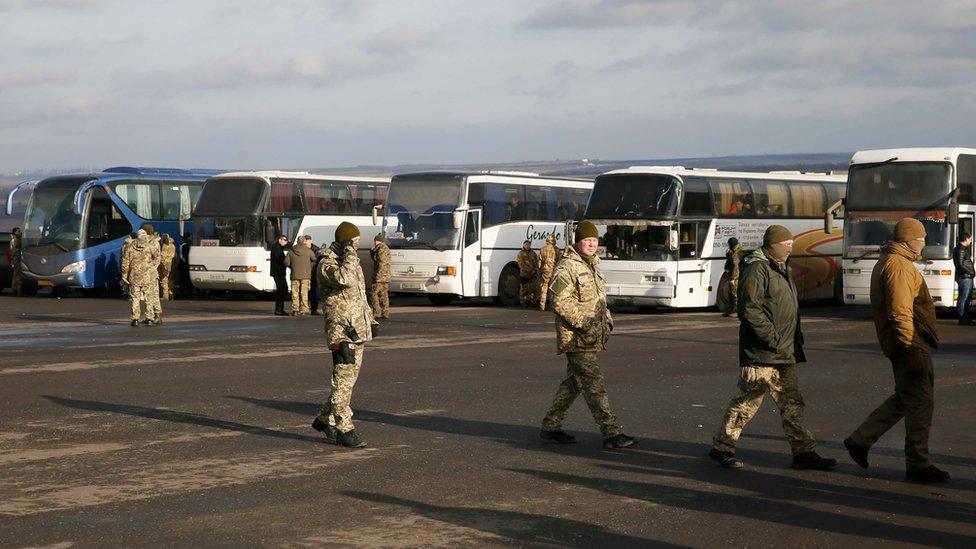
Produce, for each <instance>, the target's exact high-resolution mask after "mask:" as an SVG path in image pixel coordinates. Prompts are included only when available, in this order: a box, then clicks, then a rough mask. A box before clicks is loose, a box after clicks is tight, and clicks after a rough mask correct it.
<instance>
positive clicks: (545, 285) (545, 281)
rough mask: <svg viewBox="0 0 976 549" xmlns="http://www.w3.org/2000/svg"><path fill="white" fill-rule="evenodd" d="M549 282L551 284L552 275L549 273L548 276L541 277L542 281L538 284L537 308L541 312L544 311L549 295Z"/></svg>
mask: <svg viewBox="0 0 976 549" xmlns="http://www.w3.org/2000/svg"><path fill="white" fill-rule="evenodd" d="M550 282H552V273H549V276H546V275H542V281H541V283H540V284H539V308H540V309H542V310H543V311H545V310H546V298H547V297H548V294H549V283H550Z"/></svg>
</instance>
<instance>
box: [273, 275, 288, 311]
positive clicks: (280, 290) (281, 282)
mask: <svg viewBox="0 0 976 549" xmlns="http://www.w3.org/2000/svg"><path fill="white" fill-rule="evenodd" d="M271 276H272V277H273V278H274V281H275V312H278V313H283V312H285V300H287V299H291V287H290V286H289V285H288V281H287V280H285V275H284V274H280V275H278V274H276V275H271Z"/></svg>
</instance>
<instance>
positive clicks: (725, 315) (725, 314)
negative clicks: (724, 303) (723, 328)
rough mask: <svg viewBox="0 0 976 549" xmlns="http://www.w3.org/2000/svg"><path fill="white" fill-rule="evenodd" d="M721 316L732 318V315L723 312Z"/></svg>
mask: <svg viewBox="0 0 976 549" xmlns="http://www.w3.org/2000/svg"><path fill="white" fill-rule="evenodd" d="M722 316H724V317H729V316H732V313H731V312H725V313H722Z"/></svg>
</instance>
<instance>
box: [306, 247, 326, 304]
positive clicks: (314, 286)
mask: <svg viewBox="0 0 976 549" xmlns="http://www.w3.org/2000/svg"><path fill="white" fill-rule="evenodd" d="M305 238H307V239H308V240H309V241H311V242H312V255H314V256H315V263H313V264H312V282H311V284H310V285H309V288H308V306H309V307H311V308H312V314H313V315H318V314H319V305H320V303H319V300H320V299H321V298H320V297H319V277H317V276H315V273H317V272H319V261H321V260H322V257H323V254H324V253H325V250H324V249H322V247H321V246H316V245H315V241H313V240H312V237H311V236H309V235H305Z"/></svg>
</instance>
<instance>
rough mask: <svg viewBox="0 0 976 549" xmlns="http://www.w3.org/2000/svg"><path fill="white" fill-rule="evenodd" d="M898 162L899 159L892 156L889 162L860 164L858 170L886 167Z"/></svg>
mask: <svg viewBox="0 0 976 549" xmlns="http://www.w3.org/2000/svg"><path fill="white" fill-rule="evenodd" d="M897 161H898V157H897V156H892V157H891V158H889V159H888V160H882V161H881V162H869V163H867V164H858V165H857V169H861V168H877V167H879V166H884V165H885V164H891V163H892V162H897Z"/></svg>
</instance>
